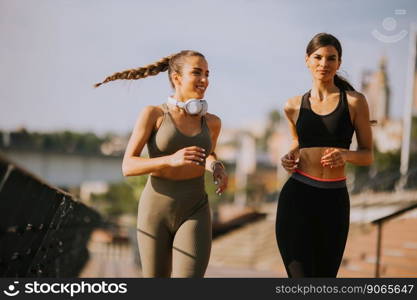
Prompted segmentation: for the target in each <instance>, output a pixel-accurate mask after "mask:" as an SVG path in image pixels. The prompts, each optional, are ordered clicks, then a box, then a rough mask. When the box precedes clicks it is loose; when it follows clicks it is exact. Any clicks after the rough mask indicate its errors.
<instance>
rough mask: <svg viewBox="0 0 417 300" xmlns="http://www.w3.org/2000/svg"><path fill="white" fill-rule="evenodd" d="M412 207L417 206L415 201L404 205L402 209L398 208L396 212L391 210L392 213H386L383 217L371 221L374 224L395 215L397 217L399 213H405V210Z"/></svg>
mask: <svg viewBox="0 0 417 300" xmlns="http://www.w3.org/2000/svg"><path fill="white" fill-rule="evenodd" d="M414 208H417V202H416V203H414V204H412V205H409V206H406V207H404V208H402V209H399V210H397V211H396V212H393V213H392V214H389V215H387V216H385V217H382V218H378V219H375V220H373V221H371V223H372V224H374V225H376V224H378V223H382V222H386V221H388V220H390V219H392V218H395V217H397V216H399V215H402V214H403V213H406V212H407V211H409V210H412V209H414Z"/></svg>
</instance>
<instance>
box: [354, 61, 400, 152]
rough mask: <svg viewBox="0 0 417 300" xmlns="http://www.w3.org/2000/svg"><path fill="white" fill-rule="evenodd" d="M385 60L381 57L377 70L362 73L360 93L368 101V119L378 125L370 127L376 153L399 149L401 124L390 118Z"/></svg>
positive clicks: (389, 96) (389, 94) (389, 97)
mask: <svg viewBox="0 0 417 300" xmlns="http://www.w3.org/2000/svg"><path fill="white" fill-rule="evenodd" d="M386 67H387V59H386V57H382V58H381V59H380V62H379V67H378V70H376V71H369V70H367V71H364V72H363V77H362V84H361V92H362V93H363V94H364V95H365V97H366V99H367V100H368V105H369V113H370V119H371V120H376V121H377V122H378V123H377V125H376V126H374V127H372V133H373V138H374V142H375V146H376V147H377V149H378V151H381V152H388V151H395V150H397V149H399V148H400V147H401V140H402V122H401V120H393V119H391V118H390V109H389V107H390V102H391V93H390V87H389V81H388V74H387V69H386Z"/></svg>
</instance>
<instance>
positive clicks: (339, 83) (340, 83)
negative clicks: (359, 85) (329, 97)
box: [333, 74, 355, 91]
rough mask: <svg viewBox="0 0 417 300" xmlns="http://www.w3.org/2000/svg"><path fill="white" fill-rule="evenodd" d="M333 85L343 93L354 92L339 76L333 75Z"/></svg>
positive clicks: (347, 82)
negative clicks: (343, 91)
mask: <svg viewBox="0 0 417 300" xmlns="http://www.w3.org/2000/svg"><path fill="white" fill-rule="evenodd" d="M333 80H334V84H335V85H336V86H337V87H338V88H339V89H341V90H345V91H355V88H354V87H353V86H352V85H351V84H350V83H349V81H347V80H346V79H345V78H343V77H342V76H340V75H337V74H336V75H334V79H333Z"/></svg>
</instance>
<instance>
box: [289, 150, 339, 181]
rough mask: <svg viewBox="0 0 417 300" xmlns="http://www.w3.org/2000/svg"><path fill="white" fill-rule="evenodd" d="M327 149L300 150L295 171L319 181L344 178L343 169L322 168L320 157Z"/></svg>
mask: <svg viewBox="0 0 417 300" xmlns="http://www.w3.org/2000/svg"><path fill="white" fill-rule="evenodd" d="M328 148H329V147H312V148H302V149H300V161H299V162H298V167H297V169H298V170H300V171H302V172H304V173H306V174H308V175H310V176H313V177H317V178H321V179H339V178H344V177H345V167H344V166H340V167H336V168H330V166H327V167H323V166H322V164H321V162H320V161H321V157H322V156H323V155H324V151H325V150H326V149H328ZM336 149H337V148H336Z"/></svg>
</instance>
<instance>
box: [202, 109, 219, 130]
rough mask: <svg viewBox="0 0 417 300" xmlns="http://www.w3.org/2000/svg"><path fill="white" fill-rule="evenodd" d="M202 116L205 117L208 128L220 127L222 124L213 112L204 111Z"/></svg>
mask: <svg viewBox="0 0 417 300" xmlns="http://www.w3.org/2000/svg"><path fill="white" fill-rule="evenodd" d="M204 117H205V118H206V122H207V125H208V126H209V127H210V128H213V129H216V128H217V129H220V127H221V125H222V121H221V119H220V118H219V117H218V116H216V115H215V114H211V113H206V114H205V115H204Z"/></svg>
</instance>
